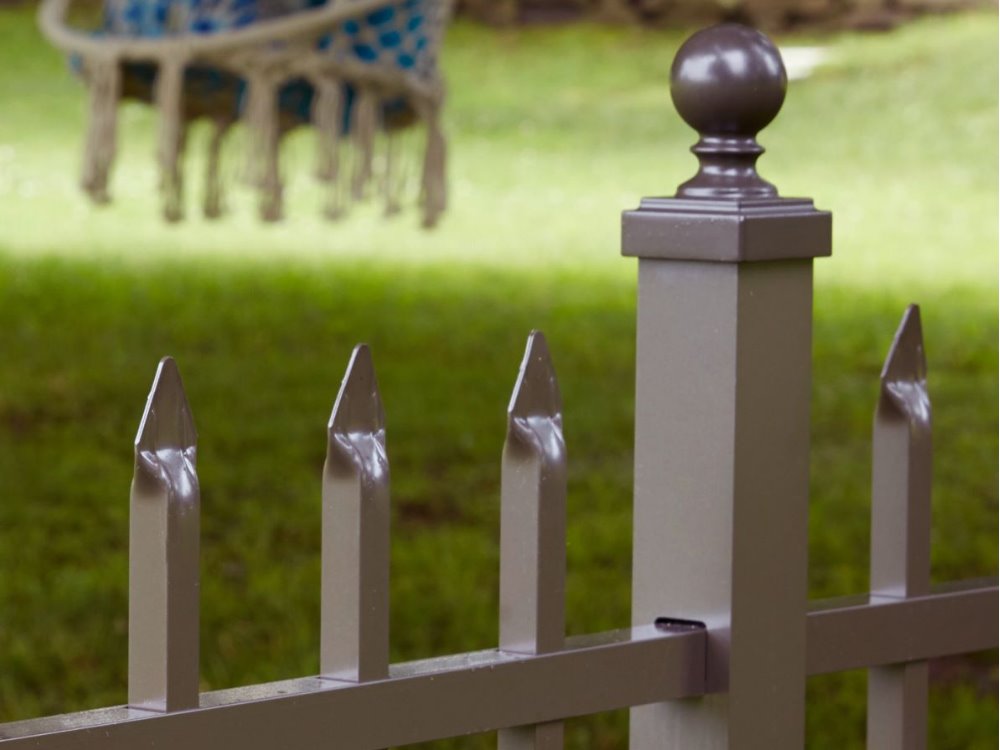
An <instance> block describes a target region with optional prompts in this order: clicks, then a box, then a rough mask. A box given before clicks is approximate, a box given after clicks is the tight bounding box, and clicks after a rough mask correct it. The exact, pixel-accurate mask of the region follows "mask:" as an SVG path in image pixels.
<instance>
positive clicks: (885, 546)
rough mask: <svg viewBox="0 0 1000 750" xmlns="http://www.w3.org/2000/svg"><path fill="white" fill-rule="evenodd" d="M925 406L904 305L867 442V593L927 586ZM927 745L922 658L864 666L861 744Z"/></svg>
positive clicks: (916, 339)
mask: <svg viewBox="0 0 1000 750" xmlns="http://www.w3.org/2000/svg"><path fill="white" fill-rule="evenodd" d="M931 460H932V447H931V405H930V399H929V397H928V394H927V363H926V359H925V356H924V341H923V332H922V329H921V325H920V308H918V307H917V306H916V305H910V307H909V308H907V310H906V313H905V314H904V315H903V320H902V323H900V326H899V329H898V330H897V331H896V337H895V339H894V340H893V342H892V347H891V349H890V350H889V356H888V357H887V358H886V361H885V366H884V367H883V368H882V375H881V389H880V393H879V401H878V407H877V408H876V411H875V425H874V431H873V439H872V528H871V591H872V595H873V596H874V597H893V598H905V597H911V596H920V595H922V594H926V593H928V591H929V588H930V543H931ZM926 744H927V663H926V662H917V663H911V664H905V665H896V666H890V667H879V668H875V669H871V670H869V677H868V747H877V748H885V750H902V749H903V748H906V749H907V750H920V748H924V747H926Z"/></svg>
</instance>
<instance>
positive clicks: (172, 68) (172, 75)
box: [155, 58, 187, 221]
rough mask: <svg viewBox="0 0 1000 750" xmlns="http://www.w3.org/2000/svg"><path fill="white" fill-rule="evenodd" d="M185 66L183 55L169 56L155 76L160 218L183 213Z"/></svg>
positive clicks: (171, 218)
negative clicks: (158, 127)
mask: <svg viewBox="0 0 1000 750" xmlns="http://www.w3.org/2000/svg"><path fill="white" fill-rule="evenodd" d="M184 68H185V60H184V59H183V58H168V59H166V60H164V61H163V63H161V65H160V70H159V73H158V75H157V78H156V92H155V98H156V106H157V109H159V110H160V139H159V145H158V149H157V157H158V161H159V164H160V190H161V193H162V196H163V217H164V218H165V219H166V220H167V221H179V220H180V219H181V218H183V216H184V201H183V198H184V195H183V193H184V190H183V188H184V185H183V175H182V169H181V155H182V154H183V150H184V140H185V135H186V132H185V131H186V129H187V128H186V126H185V123H184Z"/></svg>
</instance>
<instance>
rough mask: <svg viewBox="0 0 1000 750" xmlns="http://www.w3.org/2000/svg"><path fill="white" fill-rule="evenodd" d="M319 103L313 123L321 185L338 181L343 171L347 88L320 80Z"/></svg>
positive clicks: (316, 81) (334, 81) (316, 83)
mask: <svg viewBox="0 0 1000 750" xmlns="http://www.w3.org/2000/svg"><path fill="white" fill-rule="evenodd" d="M313 87H314V88H315V90H316V99H315V101H314V102H313V110H312V119H313V126H314V127H315V128H316V147H317V159H316V178H317V179H318V180H320V181H321V182H332V181H333V180H335V179H337V172H338V171H339V170H340V131H341V128H342V122H341V120H342V117H343V94H342V89H343V85H342V84H341V82H340V81H339V80H337V79H336V78H329V77H327V76H316V77H315V79H314V80H313Z"/></svg>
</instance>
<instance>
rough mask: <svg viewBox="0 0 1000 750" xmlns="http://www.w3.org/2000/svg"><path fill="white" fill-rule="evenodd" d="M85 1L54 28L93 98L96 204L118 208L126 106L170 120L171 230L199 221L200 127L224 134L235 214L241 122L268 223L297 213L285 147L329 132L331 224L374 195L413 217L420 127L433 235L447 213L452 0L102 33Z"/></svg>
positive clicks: (106, 15) (113, 12)
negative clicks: (191, 179)
mask: <svg viewBox="0 0 1000 750" xmlns="http://www.w3.org/2000/svg"><path fill="white" fill-rule="evenodd" d="M72 3H73V0H43V2H42V4H41V6H40V9H39V24H40V26H41V28H42V31H43V32H44V33H45V35H46V36H47V37H48V39H49V40H50V41H51V42H52V43H53V44H54V45H56V46H57V47H58V48H60V49H61V50H63V51H64V52H65V53H66V54H67V55H69V57H70V60H71V61H72V64H73V67H74V68H75V69H76V70H77V71H78V72H79V73H80V75H81V77H82V78H83V80H84V81H85V83H86V85H87V87H88V89H89V92H90V123H89V129H88V134H87V140H86V148H85V157H84V165H83V176H82V186H83V188H84V190H85V191H86V192H87V193H88V194H89V195H90V196H91V197H92V198H93V199H94V200H95V201H96V202H99V203H103V202H107V201H108V200H109V193H108V180H109V174H110V170H111V166H112V163H113V161H114V157H115V150H116V130H117V112H118V105H119V102H120V101H121V100H122V99H134V100H138V101H142V102H146V103H149V104H152V105H153V106H155V107H156V108H157V109H158V110H159V116H160V124H159V128H160V130H159V137H158V148H157V157H158V162H159V169H160V188H161V192H162V197H163V214H164V217H165V218H166V219H167V220H170V221H176V220H179V219H180V218H182V216H183V202H184V201H183V172H182V159H183V154H184V147H185V143H186V140H187V134H188V131H189V129H190V126H191V124H192V123H194V122H195V121H197V120H207V121H209V122H210V123H211V125H212V137H211V139H210V143H209V152H208V158H207V165H206V179H205V193H204V213H205V215H206V216H208V217H216V216H219V215H220V214H221V213H222V209H223V201H222V182H223V181H222V179H221V177H220V159H221V149H222V144H223V141H224V139H225V137H226V134H227V133H228V132H229V131H230V130H231V128H232V126H233V125H234V124H236V123H238V122H241V121H242V122H243V123H245V125H246V126H247V129H248V133H249V137H248V139H247V143H246V161H247V164H246V177H247V179H248V180H249V181H250V182H251V183H252V184H253V185H254V186H255V187H256V188H257V189H258V190H259V193H260V215H261V218H263V219H264V220H267V221H274V220H277V219H279V218H281V216H282V178H281V170H280V164H279V156H280V146H281V142H282V139H283V137H284V136H285V135H286V134H287V133H288V132H290V131H291V130H293V129H295V128H296V127H299V126H304V125H309V126H312V127H313V129H314V130H315V132H316V139H317V168H316V173H317V177H318V178H319V179H320V180H321V181H322V182H324V183H326V185H327V186H328V187H327V197H326V207H325V212H326V214H327V215H328V216H330V217H331V218H336V217H339V216H340V215H342V214H343V212H344V211H345V209H346V208H347V206H348V205H349V203H350V202H351V201H353V200H360V199H363V198H364V197H366V195H367V194H368V193H369V192H370V191H371V186H372V183H376V184H377V187H378V188H379V189H380V191H381V193H382V195H383V196H384V200H385V206H386V212H387V213H395V212H396V211H398V210H399V209H400V207H401V204H402V196H403V192H404V189H405V184H404V183H405V180H404V177H405V175H404V170H402V169H400V164H399V161H400V159H401V157H403V156H405V154H401V153H399V151H400V149H399V144H398V143H397V141H398V140H399V139H398V138H397V135H398V133H399V132H400V131H402V130H403V129H404V128H408V127H412V126H417V125H423V127H424V129H425V131H426V140H425V142H424V146H423V154H422V175H421V179H420V188H419V202H420V206H421V209H422V217H423V223H424V225H425V226H433V225H434V224H435V223H436V221H437V220H438V218H439V216H440V215H441V212H442V211H443V210H444V208H445V200H446V190H445V139H444V135H443V132H442V128H441V107H442V104H443V100H444V84H443V81H442V79H441V75H440V71H439V68H438V53H439V50H440V44H441V37H442V33H443V30H444V26H445V24H446V22H447V19H448V17H449V15H450V10H451V8H450V6H451V0H326V2H324V1H323V0H105V1H104V3H103V5H102V7H101V8H100V10H99V14H100V15H99V17H96V18H95V17H94V16H93V14H92V16H91V21H90V24H89V28H90V30H88V24H86V22H84V24H83V25H81V24H80V23H79V22H76V21H75V20H74V23H70V22H69V21H68V20H67V19H68V18H69V17H70V14H71V12H72V11H76V10H78V6H76V5H72V7H71V4H72ZM73 17H74V19H75V18H76V16H75V15H74V16H73ZM377 151H378V154H376V152H377ZM376 156H378V158H376Z"/></svg>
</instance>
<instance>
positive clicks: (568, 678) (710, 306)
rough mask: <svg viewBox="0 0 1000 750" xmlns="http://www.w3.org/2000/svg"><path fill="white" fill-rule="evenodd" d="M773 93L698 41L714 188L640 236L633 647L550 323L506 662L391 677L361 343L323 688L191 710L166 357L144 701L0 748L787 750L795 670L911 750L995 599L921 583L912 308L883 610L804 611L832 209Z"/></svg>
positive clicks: (137, 608)
mask: <svg viewBox="0 0 1000 750" xmlns="http://www.w3.org/2000/svg"><path fill="white" fill-rule="evenodd" d="M784 86H785V78H784V70H783V68H782V65H781V60H780V56H778V53H777V51H776V49H775V48H774V47H773V45H772V44H771V43H770V41H768V40H767V39H766V37H764V36H762V35H760V34H758V33H757V32H754V31H752V30H749V29H746V28H743V27H738V26H723V27H718V28H715V29H712V30H709V31H707V32H703V33H701V34H698V35H695V36H694V37H693V38H692V39H691V40H689V41H688V42H687V43H686V44H685V45H684V47H683V48H682V49H681V51H680V52H679V54H678V57H677V60H676V61H675V64H674V71H673V95H674V99H675V102H676V103H677V105H678V109H679V110H680V112H681V114H682V116H683V117H684V118H685V119H686V120H687V121H688V122H689V123H690V124H691V125H692V126H694V127H695V128H696V129H698V130H699V132H700V134H701V139H700V140H699V142H698V144H697V145H696V146H695V147H694V149H693V150H694V152H695V153H696V154H697V156H698V158H699V160H700V169H699V172H698V174H697V175H696V176H695V177H694V178H693V179H692V180H689V181H688V182H686V183H684V184H683V185H682V186H681V187H680V188H679V190H678V194H677V195H676V196H675V197H673V198H658V199H646V200H644V201H643V202H642V204H641V205H640V207H639V208H638V209H637V210H636V211H631V212H627V213H626V214H625V216H624V218H623V252H624V254H625V255H630V256H637V257H639V301H638V345H637V398H636V404H637V414H636V451H635V455H636V465H635V529H634V569H633V585H634V596H633V601H634V607H633V623H632V626H631V627H629V628H624V629H622V630H617V631H612V632H608V633H600V634H595V635H590V636H584V637H578V638H569V639H566V638H565V637H564V632H565V622H564V619H565V618H564V581H565V568H566V555H565V526H566V472H567V463H566V446H565V441H564V439H563V425H562V406H561V401H560V396H559V388H558V384H557V381H556V377H555V371H554V369H553V366H552V362H551V359H550V356H549V352H548V347H547V345H546V342H545V339H544V337H543V336H542V335H541V334H540V333H537V332H536V333H533V334H532V335H531V336H530V338H529V340H528V345H527V349H526V351H525V355H524V359H523V361H522V363H521V369H520V372H519V374H518V377H517V381H516V384H515V387H514V393H513V396H512V398H511V401H510V406H509V409H508V429H507V439H506V442H505V444H504V452H503V458H502V465H501V474H502V504H501V507H502V510H501V542H500V546H501V564H500V565H501V570H500V580H501V585H500V644H499V647H498V648H496V649H490V650H486V651H480V652H473V653H464V654H457V655H454V656H448V657H442V658H436V659H429V660H424V661H418V662H411V663H406V664H397V665H390V664H389V661H388V653H389V649H388V646H389V632H388V621H389V619H388V612H389V609H388V607H389V600H388V590H389V518H390V504H389V497H390V493H389V490H390V488H389V463H388V458H387V453H386V432H385V419H384V414H383V408H382V403H381V398H380V396H379V392H378V386H377V382H376V378H375V371H374V367H373V364H372V358H371V353H370V352H369V350H368V349H367V347H365V346H359V347H358V348H356V349H355V351H354V353H353V355H352V357H351V360H350V363H349V365H348V368H347V374H346V376H345V378H344V380H343V383H342V385H341V388H340V392H339V394H338V396H337V399H336V403H335V405H334V408H333V413H332V415H331V417H330V420H329V423H328V448H327V458H326V464H325V466H324V469H323V477H322V529H323V541H322V591H321V599H322V605H321V628H320V630H321V635H320V643H319V644H318V648H319V653H320V664H321V669H320V674H319V675H317V676H310V677H304V678H301V679H294V680H285V681H281V682H274V683H268V684H263V685H254V686H250V687H243V688H236V689H231V690H222V691H215V692H209V693H204V694H201V695H199V694H198V545H199V525H198V511H199V485H198V478H197V474H196V467H195V451H196V447H195V446H196V434H195V429H194V420H193V419H192V415H191V409H190V408H189V406H188V403H187V399H186V398H185V396H184V390H183V387H182V384H181V380H180V376H179V373H178V371H177V367H176V365H175V363H174V362H173V360H171V359H169V358H168V359H164V360H163V361H162V362H161V363H160V366H159V368H158V370H157V373H156V377H155V379H154V382H153V387H152V390H151V392H150V396H149V400H148V402H147V405H146V410H145V412H144V414H143V418H142V423H141V425H140V428H139V435H138V437H137V439H136V443H135V450H136V464H135V476H134V480H133V484H132V499H131V503H132V504H131V529H130V535H131V539H130V541H131V544H130V576H131V578H130V623H129V624H130V627H129V705H127V706H120V707H115V708H107V709H100V710H97V711H85V712H80V713H75V714H67V715H63V716H54V717H48V718H43V719H36V720H31V721H22V722H13V723H8V724H3V725H0V745H2V746H3V747H4V748H11V750H13V749H14V748H36V749H38V750H63V749H65V750H70V749H72V750H87V749H90V748H94V749H97V748H101V749H102V750H107V749H110V748H121V749H122V750H134V748H138V747H153V748H175V747H184V748H187V749H188V750H202V749H203V750H210V749H211V750H214V749H216V748H219V747H240V748H243V750H258V749H259V750H265V749H267V750H271V749H272V748H304V747H310V746H319V745H322V746H329V745H333V746H336V747H338V748H371V749H372V750H374V749H376V748H384V747H389V746H395V745H403V744H409V743H414V742H420V741H426V740H434V739H439V738H444V737H451V736H457V735H463V734H468V733H475V732H484V731H488V730H494V729H495V730H500V734H499V744H500V747H501V749H502V750H521V749H522V748H536V749H538V750H550V749H551V748H556V747H559V746H560V745H562V742H563V732H562V724H561V722H562V721H563V720H564V719H567V718H569V717H573V716H579V715H583V714H588V713H595V712H600V711H606V710H611V709H618V708H625V707H635V708H634V711H633V715H632V730H631V744H632V747H633V748H635V750H645V748H651V747H662V746H665V745H666V744H667V743H668V742H672V743H674V744H676V745H677V746H678V747H689V748H696V749H699V750H708V749H709V748H713V749H714V748H728V747H732V748H738V747H739V748H742V747H769V748H787V749H791V748H797V747H802V744H803V741H804V709H805V689H804V688H805V680H806V677H807V676H808V675H811V674H821V673H827V672H833V671H839V670H845V669H854V668H859V667H868V668H870V669H871V680H870V691H869V726H868V737H869V745H870V746H872V747H877V748H880V749H881V748H887V749H888V750H893V749H894V748H919V747H921V746H922V745H923V744H924V743H925V741H926V739H925V734H926V710H927V708H926V706H927V696H926V693H927V667H926V661H927V659H931V658H935V657H939V656H946V655H950V654H956V653H963V652H968V651H977V650H982V649H987V648H995V647H996V646H997V628H998V622H997V604H998V592H997V584H996V581H989V582H966V583H961V584H953V585H951V586H947V587H943V588H938V589H933V590H932V589H931V588H930V587H929V585H928V583H929V545H930V459H931V453H930V451H931V442H930V428H931V421H930V403H929V400H928V397H927V389H926V366H925V362H924V356H923V341H922V337H921V331H920V318H919V311H918V310H917V308H916V307H911V308H910V309H909V310H908V311H907V313H906V315H905V317H904V320H903V323H902V325H901V327H900V329H899V332H898V333H897V335H896V339H895V341H894V342H893V345H892V349H891V351H890V353H889V357H888V359H887V361H886V365H885V368H884V370H883V373H882V380H881V392H880V396H879V402H878V405H877V409H876V418H875V430H874V448H873V461H874V471H873V482H872V519H873V520H872V591H871V593H870V594H869V595H865V596H862V597H859V598H855V599H850V600H840V601H834V602H826V603H817V604H814V605H813V606H812V607H808V602H807V598H806V569H807V560H806V541H807V529H806V514H807V507H808V460H809V444H808V438H809V422H808V416H809V392H810V386H811V371H810V348H811V336H812V326H811V311H812V259H813V258H815V257H821V256H823V255H828V254H829V253H830V216H829V214H827V213H825V212H822V211H818V210H816V209H815V207H814V206H813V205H812V202H811V201H808V200H802V199H788V198H781V197H779V196H778V194H777V190H776V189H775V188H774V186H773V185H770V184H769V183H767V182H766V181H764V180H763V179H762V178H760V177H759V175H758V174H757V172H756V169H755V166H754V165H755V162H756V159H757V157H758V156H759V155H760V153H761V151H762V149H761V148H760V146H759V145H758V144H757V142H756V140H755V135H756V133H757V131H758V130H760V129H761V128H762V127H763V126H764V125H766V124H767V122H769V121H770V119H772V118H773V117H774V116H775V115H776V114H777V112H778V109H779V108H780V106H781V102H782V99H783V97H784ZM679 699H687V700H679Z"/></svg>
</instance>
